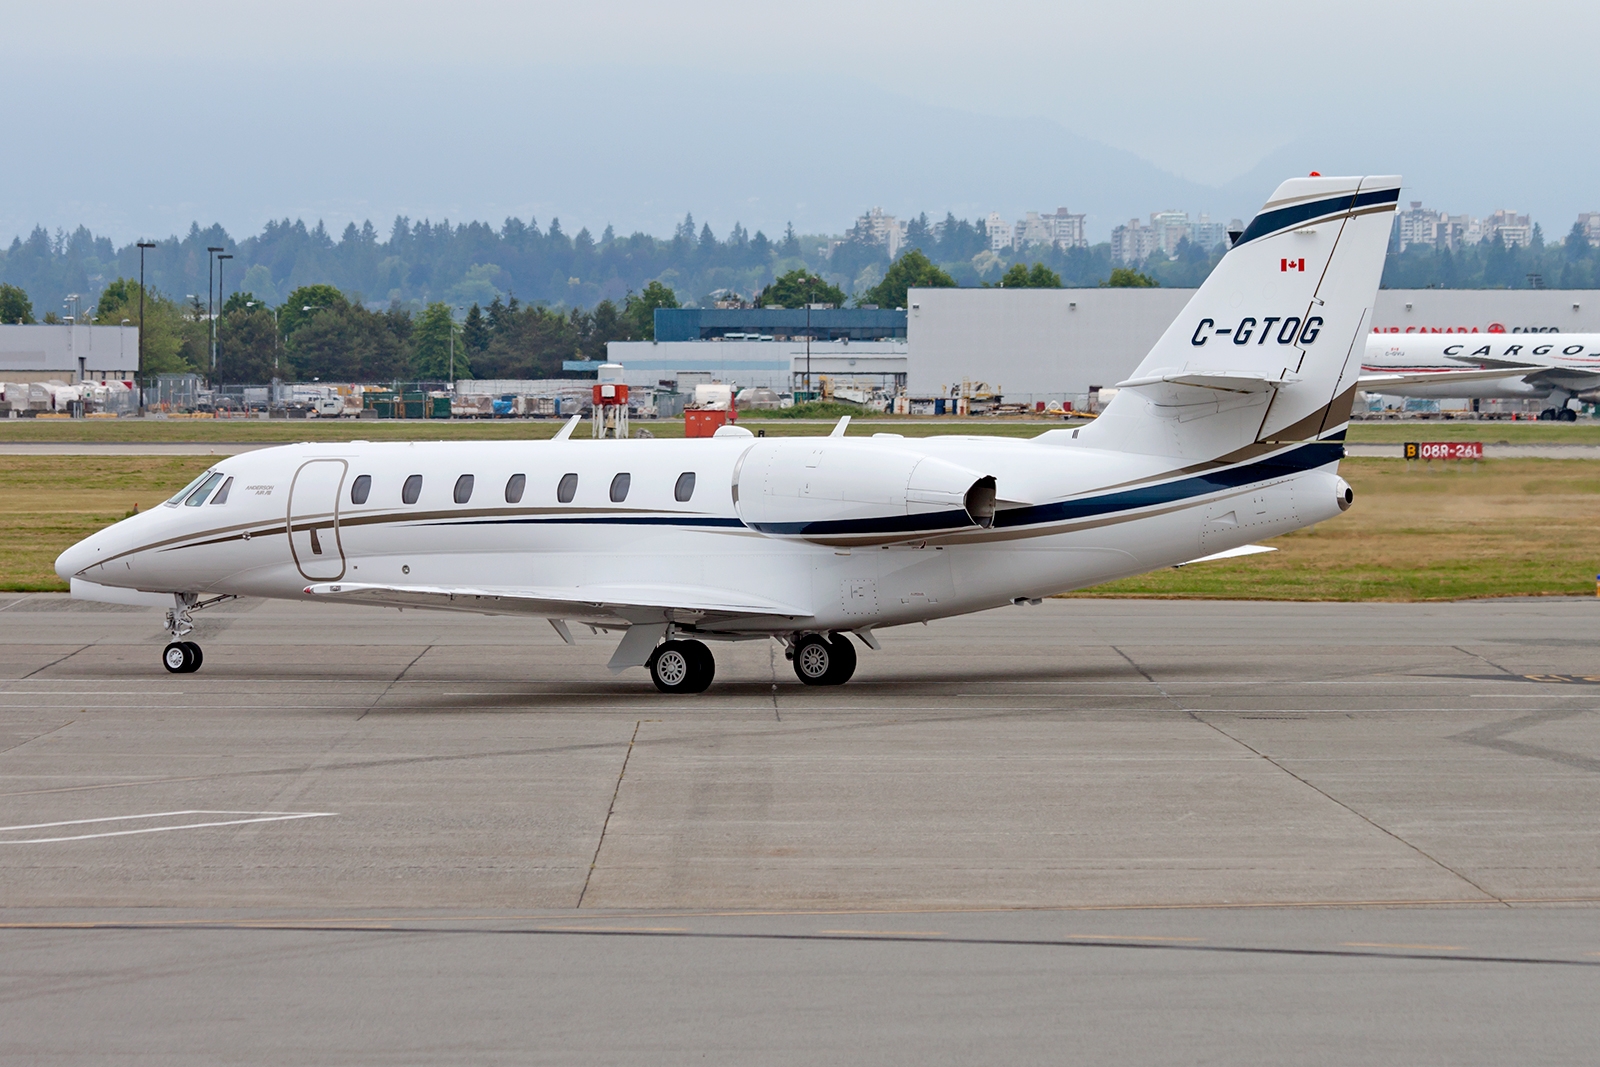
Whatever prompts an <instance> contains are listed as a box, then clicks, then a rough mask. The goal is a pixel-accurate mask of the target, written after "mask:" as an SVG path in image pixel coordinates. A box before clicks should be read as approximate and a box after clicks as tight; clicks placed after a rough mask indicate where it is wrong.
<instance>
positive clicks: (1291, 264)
mask: <svg viewBox="0 0 1600 1067" xmlns="http://www.w3.org/2000/svg"><path fill="white" fill-rule="evenodd" d="M1278 269H1279V270H1280V271H1291V270H1297V271H1300V272H1301V273H1302V274H1304V273H1305V269H1306V261H1305V260H1303V259H1280V260H1278Z"/></svg>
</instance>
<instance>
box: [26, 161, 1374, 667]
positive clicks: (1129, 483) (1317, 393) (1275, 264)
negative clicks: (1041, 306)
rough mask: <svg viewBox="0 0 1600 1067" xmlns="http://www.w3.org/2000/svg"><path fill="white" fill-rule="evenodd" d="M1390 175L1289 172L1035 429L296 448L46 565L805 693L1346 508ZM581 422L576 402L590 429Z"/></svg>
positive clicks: (187, 605)
mask: <svg viewBox="0 0 1600 1067" xmlns="http://www.w3.org/2000/svg"><path fill="white" fill-rule="evenodd" d="M1399 186H1400V180H1399V179H1398V178H1394V177H1376V178H1372V177H1368V178H1324V177H1319V176H1315V175H1314V176H1312V177H1309V178H1296V179H1293V180H1290V181H1286V182H1284V183H1283V184H1282V185H1281V186H1279V187H1278V190H1277V191H1276V192H1275V193H1273V195H1272V198H1271V199H1270V200H1269V201H1268V202H1267V203H1266V205H1265V207H1263V208H1262V210H1261V212H1260V214H1258V215H1257V216H1256V217H1255V219H1254V220H1252V221H1251V223H1250V225H1249V227H1248V228H1247V229H1246V230H1245V231H1244V232H1243V233H1242V234H1241V235H1240V237H1239V239H1238V241H1237V242H1236V243H1235V244H1234V246H1233V247H1232V249H1231V250H1230V251H1229V252H1228V254H1227V255H1226V256H1225V257H1224V258H1223V260H1222V262H1221V264H1220V265H1219V266H1218V267H1217V269H1216V270H1215V271H1213V272H1212V274H1211V276H1210V277H1209V278H1208V279H1207V280H1206V282H1205V284H1204V285H1202V286H1201V287H1200V289H1199V291H1198V292H1196V293H1195V295H1194V297H1193V298H1192V299H1191V300H1190V301H1189V304H1188V306H1187V307H1186V308H1185V309H1184V311H1183V313H1182V315H1180V316H1179V317H1178V319H1177V320H1176V321H1175V322H1173V323H1172V325H1171V326H1170V327H1169V328H1168V329H1167V331H1166V333H1165V334H1164V335H1163V336H1162V337H1161V340H1160V341H1159V342H1157V344H1156V346H1155V347H1154V348H1153V349H1151V351H1150V354H1149V356H1148V357H1146V359H1145V360H1144V362H1143V363H1142V364H1141V365H1140V367H1139V369H1138V371H1137V373H1136V374H1135V375H1134V376H1133V377H1132V378H1131V379H1129V380H1128V381H1125V382H1122V383H1120V384H1119V389H1120V391H1119V392H1118V393H1117V395H1116V398H1115V399H1114V400H1113V401H1112V402H1111V404H1110V405H1109V406H1108V407H1107V409H1106V411H1105V413H1104V414H1103V415H1102V416H1101V417H1100V418H1099V419H1098V420H1096V421H1095V422H1094V423H1092V424H1090V425H1088V426H1084V427H1081V428H1079V429H1058V430H1050V431H1047V432H1045V433H1042V434H1040V435H1039V436H1038V437H1035V438H1033V439H1032V440H1027V441H1021V440H1008V439H1000V438H993V437H969V436H949V437H932V438H925V439H921V440H910V439H906V438H903V437H901V436H899V435H897V434H892V433H883V434H874V435H873V436H872V437H870V438H846V437H844V436H843V429H844V424H843V423H842V422H841V424H840V425H839V427H837V428H836V429H835V431H834V433H833V434H831V435H829V436H826V437H816V438H754V437H752V436H751V435H750V433H749V431H747V430H742V429H733V428H731V427H725V428H723V429H722V430H720V431H719V432H718V433H717V435H716V436H715V437H714V438H712V439H710V440H704V439H702V440H682V441H662V440H623V441H607V442H591V443H583V442H577V441H571V440H569V439H567V435H568V434H570V432H571V428H572V426H573V425H574V423H568V424H567V426H566V427H564V428H563V431H562V433H561V434H558V435H557V439H555V440H552V441H522V442H481V443H478V442H474V443H438V444H423V443H416V444H370V443H366V442H361V441H354V442H350V443H348V444H302V445H291V446H285V447H281V448H271V449H264V450H261V451H257V452H250V453H248V454H245V455H240V456H234V457H231V458H229V459H226V460H223V461H222V462H221V463H219V464H217V465H216V466H215V467H213V468H212V469H211V470H208V471H207V472H206V473H204V474H203V475H201V476H200V477H199V478H197V479H196V480H195V481H194V482H193V483H192V484H191V485H189V486H187V487H185V488H184V490H183V491H182V492H180V493H178V494H177V495H176V496H174V497H173V498H172V499H171V500H169V501H167V502H166V504H165V506H162V507H156V508H153V509H151V510H149V511H147V512H145V513H143V514H140V515H135V516H133V517H132V518H129V519H125V520H123V521H122V522H119V523H117V524H115V525H114V526H111V527H109V528H107V529H105V530H102V531H101V532H99V533H97V534H95V535H94V536H92V537H90V538H87V539H86V540H84V541H82V542H80V543H79V544H76V545H74V546H73V547H72V548H70V549H68V550H67V551H66V552H64V553H62V554H61V557H60V559H58V560H57V561H56V570H57V572H58V573H59V574H60V575H61V576H62V577H63V578H65V579H70V581H71V583H72V592H73V594H74V595H75V596H79V597H84V598H88V599H96V600H107V601H111V602H115V603H151V604H161V605H163V606H166V607H168V609H169V610H168V613H167V626H168V629H169V631H170V633H171V638H172V643H171V644H169V645H167V647H166V649H165V651H164V653H163V657H162V661H163V663H164V664H165V665H166V668H167V669H168V670H170V671H174V672H185V671H192V670H194V669H196V668H197V667H199V665H200V662H201V653H200V649H199V646H197V645H196V644H194V643H193V642H190V641H185V640H183V637H184V636H185V635H186V634H187V633H188V632H190V629H191V625H192V618H191V617H192V615H193V613H194V612H195V611H197V610H200V609H203V608H205V607H207V606H209V605H211V604H215V603H218V602H219V601H221V600H224V599H227V598H229V597H235V596H259V597H279V598H284V599H295V600H303V601H307V602H312V603H326V604H366V605H382V606H389V607H397V608H434V609H439V610H444V611H466V612H478V613H487V614H503V615H532V616H539V617H543V618H546V619H548V620H550V622H551V625H552V626H553V627H554V628H555V630H556V632H557V633H558V634H560V635H561V637H562V638H563V639H565V640H568V641H570V640H572V637H571V629H570V627H571V625H572V624H582V625H586V626H589V627H592V628H594V629H595V630H596V631H607V632H612V633H620V634H621V640H620V642H619V643H618V645H617V647H616V651H615V654H614V655H613V656H612V657H611V661H610V666H611V667H612V668H613V669H618V670H620V669H624V668H629V667H636V666H643V667H646V668H648V669H649V672H650V675H651V678H652V679H653V681H654V682H655V684H656V686H657V688H659V689H660V690H662V691H663V692H667V693H684V692H699V691H702V690H704V689H705V688H706V687H707V686H708V685H710V683H711V679H712V675H713V672H714V669H715V665H714V663H713V659H712V654H711V652H710V650H709V649H708V647H707V645H706V642H714V641H744V640H771V639H776V640H778V641H781V642H782V643H783V644H784V645H785V647H786V649H787V654H788V656H789V658H790V659H792V661H793V663H794V669H795V673H796V674H797V675H798V676H799V678H800V680H801V681H802V682H804V683H806V684H809V685H837V684H840V683H842V682H845V681H846V680H848V679H849V678H850V676H851V673H852V672H853V670H854V669H855V663H856V650H855V644H854V643H853V642H852V640H851V635H854V637H855V638H856V639H858V640H859V641H860V642H861V643H862V644H865V645H866V646H868V647H869V648H874V649H875V648H877V647H878V642H877V639H876V637H875V636H874V634H875V631H876V630H879V629H881V628H883V627H888V626H900V625H905V624H907V623H914V622H922V621H925V620H928V619H935V618H942V617H948V616H953V615H962V614H966V613H968V612H974V611H982V610H985V609H987V608H993V607H998V606H1001V605H1005V604H1013V603H1015V604H1023V603H1036V602H1037V601H1038V600H1039V598H1041V597H1045V596H1049V595H1051V594H1052V593H1058V592H1062V591H1065V590H1069V589H1076V588H1080V587H1083V586H1090V585H1095V584H1097V583H1100V582H1105V581H1108V580H1110V579H1113V578H1121V577H1124V576H1127V575H1133V574H1139V573H1141V572H1145V571H1150V570H1154V569H1157V568H1161V567H1168V566H1173V565H1178V564H1183V563H1186V562H1190V561H1194V560H1196V559H1200V558H1213V557H1217V556H1223V555H1230V554H1242V553H1243V552H1246V551H1249V550H1250V549H1251V548H1252V547H1253V546H1251V542H1253V541H1255V540H1257V539H1259V538H1264V537H1271V536H1273V535H1275V534H1281V533H1286V532H1288V531H1290V530H1294V529H1298V528H1301V527H1305V526H1310V525H1312V524H1313V523H1317V522H1321V521H1323V520H1324V519H1328V518H1332V517H1333V516H1335V515H1338V514H1339V513H1340V512H1341V511H1343V510H1345V509H1346V508H1348V507H1349V506H1350V504H1351V501H1352V499H1353V494H1352V493H1351V490H1350V487H1349V486H1348V485H1346V484H1345V482H1344V480H1343V479H1341V478H1340V477H1339V475H1338V466H1339V460H1340V458H1341V457H1342V456H1343V454H1344V448H1343V444H1342V441H1343V438H1344V434H1345V428H1346V423H1347V421H1348V418H1349V414H1350V407H1351V403H1352V401H1353V400H1354V397H1355V391H1356V379H1357V377H1358V375H1359V373H1360V369H1361V355H1362V346H1363V345H1364V344H1365V341H1366V336H1367V332H1368V330H1370V328H1371V308H1372V304H1373V298H1374V296H1375V294H1376V291H1377V287H1378V278H1379V274H1380V272H1381V271H1382V268H1383V259H1384V250H1385V247H1386V245H1387V243H1388V238H1389V224H1390V216H1391V214H1392V213H1393V211H1394V208H1395V203H1396V200H1397V199H1398V196H1399ZM574 422H575V420H574Z"/></svg>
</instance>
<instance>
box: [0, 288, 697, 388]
mask: <svg viewBox="0 0 1600 1067" xmlns="http://www.w3.org/2000/svg"><path fill="white" fill-rule="evenodd" d="M139 295H140V294H139V282H138V280H137V279H133V278H119V279H117V280H116V281H114V282H112V283H111V284H110V285H108V286H106V288H105V289H104V290H103V291H102V292H101V294H100V299H99V302H98V303H97V304H96V305H95V308H94V312H93V317H94V319H95V321H96V322H101V323H118V322H122V321H124V320H126V321H129V322H132V323H137V322H138V321H139ZM26 300H27V298H26V294H24V293H22V291H21V290H20V289H16V288H15V287H8V286H0V312H3V311H4V310H5V309H7V308H8V307H19V308H21V309H23V310H24V311H26V309H27V305H26ZM677 305H678V301H677V297H676V295H675V294H674V293H673V291H672V290H671V289H670V288H667V287H666V286H663V285H661V284H660V283H659V282H652V283H650V284H648V285H646V286H645V289H644V291H643V292H642V293H628V294H626V296H625V298H624V300H623V301H622V303H621V304H620V305H619V304H617V303H614V302H612V301H610V300H601V301H600V302H599V303H598V304H596V305H595V306H594V307H593V308H592V309H589V310H585V309H582V308H565V309H561V308H551V307H548V306H546V305H543V304H526V303H523V302H522V301H520V300H518V299H517V298H516V297H511V298H509V299H506V300H502V299H500V297H498V296H496V297H495V298H494V299H493V300H491V301H490V302H489V304H488V306H487V307H484V306H480V305H478V304H476V303H474V304H473V305H472V306H471V307H470V308H469V309H467V311H466V314H465V316H464V317H461V316H458V315H457V314H456V309H455V308H453V307H451V305H449V304H446V303H443V302H439V301H435V302H433V303H430V304H427V305H425V306H424V307H422V308H421V309H420V310H413V309H411V308H408V307H405V306H402V305H401V304H399V303H398V302H396V303H393V304H391V305H390V306H389V307H387V308H382V309H374V308H371V307H369V306H367V305H366V304H365V303H363V302H362V301H360V300H358V299H353V298H352V297H351V296H350V295H349V294H346V293H344V292H342V291H340V290H339V289H338V288H337V287H336V286H332V285H326V284H319V285H308V286H302V287H300V288H298V289H296V290H294V291H293V292H291V293H290V294H289V297H288V299H287V300H285V301H283V303H281V304H279V305H273V304H271V303H269V302H267V301H265V300H260V299H257V297H256V296H255V294H253V293H250V292H243V291H241V292H234V293H232V294H230V295H229V297H228V299H227V300H226V301H224V303H223V305H222V308H221V309H220V311H218V313H217V314H216V316H215V319H214V321H213V319H212V318H211V316H210V315H209V314H208V311H207V308H206V306H205V305H204V304H203V303H201V302H200V301H199V300H197V299H193V298H190V299H187V300H185V301H181V302H180V301H178V300H174V299H173V298H172V297H171V296H168V295H167V294H165V293H163V292H161V291H160V290H157V289H155V288H154V287H149V288H147V289H146V291H145V293H144V329H145V335H144V357H145V359H144V373H145V374H147V375H153V374H183V373H193V374H199V375H201V376H202V377H204V378H206V379H208V380H209V381H212V382H214V383H217V384H236V383H252V384H260V383H264V382H268V381H271V380H272V379H274V378H277V379H280V380H283V381H314V380H321V381H367V382H384V381H447V380H450V379H452V378H473V377H478V378H549V377H559V376H561V375H562V369H561V364H562V362H563V361H564V360H569V359H587V360H604V358H605V354H606V344H607V342H609V341H619V340H648V339H650V338H651V337H653V336H654V321H655V309H656V308H657V307H676V306H677ZM213 333H214V336H215V343H216V362H215V366H213V364H212V349H211V345H212V338H213Z"/></svg>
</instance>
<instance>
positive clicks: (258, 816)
mask: <svg viewBox="0 0 1600 1067" xmlns="http://www.w3.org/2000/svg"><path fill="white" fill-rule="evenodd" d="M337 814H338V812H336V811H205V810H189V811H155V812H150V813H148V814H144V815H108V816H105V817H103V818H98V819H68V820H67V821H65V822H38V823H29V824H27V825H25V826H0V834H6V833H12V832H16V831H21V830H48V829H52V828H54V827H57V826H89V825H93V824H97V823H108V822H128V821H131V820H133V819H171V818H177V817H179V816H184V815H242V816H244V818H241V819H218V820H213V821H211V822H190V823H180V824H178V825H176V826H142V827H139V828H138V829H134V830H107V831H105V832H104V833H97V834H74V835H71V836H67V837H26V838H22V839H19V840H13V841H4V840H0V845H48V844H54V843H56V842H58V841H87V840H89V839H91V838H96V837H126V836H128V835H129V834H159V833H162V832H164V831H167V830H199V829H203V828H205V827H209V826H242V825H244V824H245V823H259V822H286V821H288V820H290V819H326V818H330V817H331V816H334V815H337Z"/></svg>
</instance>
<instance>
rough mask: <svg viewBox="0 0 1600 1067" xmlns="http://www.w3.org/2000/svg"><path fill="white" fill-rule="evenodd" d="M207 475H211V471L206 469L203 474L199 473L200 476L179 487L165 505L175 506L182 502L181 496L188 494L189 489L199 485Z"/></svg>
mask: <svg viewBox="0 0 1600 1067" xmlns="http://www.w3.org/2000/svg"><path fill="white" fill-rule="evenodd" d="M209 477H211V472H210V471H206V472H205V473H204V474H202V475H200V477H198V478H196V479H195V480H194V481H192V482H190V483H189V484H188V485H186V486H184V487H183V488H182V489H179V490H178V491H177V492H176V493H174V494H172V498H171V499H170V500H168V501H167V507H169V508H175V507H177V506H178V505H179V504H181V503H183V498H184V497H186V496H188V495H189V492H190V490H192V489H194V488H196V487H197V486H199V484H200V483H201V482H203V481H205V480H206V479H207V478H209Z"/></svg>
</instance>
